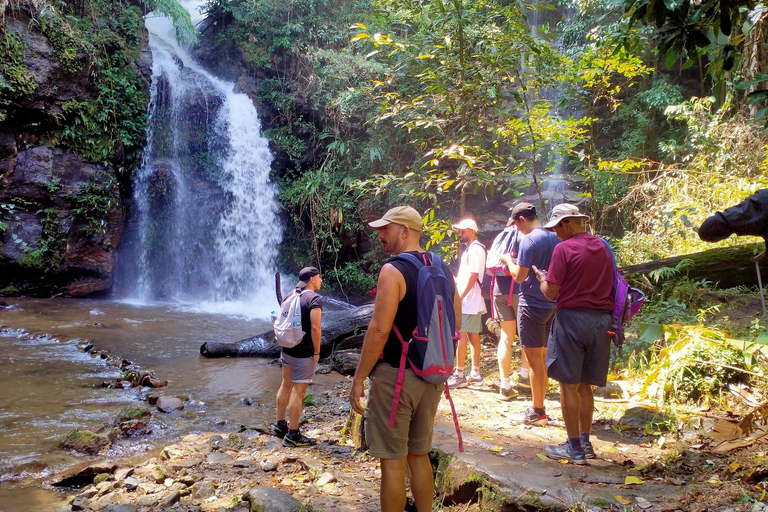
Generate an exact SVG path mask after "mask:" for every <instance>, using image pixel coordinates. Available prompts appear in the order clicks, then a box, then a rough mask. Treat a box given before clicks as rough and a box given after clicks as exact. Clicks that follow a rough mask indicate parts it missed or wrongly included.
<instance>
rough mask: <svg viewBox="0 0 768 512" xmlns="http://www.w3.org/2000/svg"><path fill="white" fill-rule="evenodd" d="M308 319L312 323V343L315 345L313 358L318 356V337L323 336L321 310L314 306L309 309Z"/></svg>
mask: <svg viewBox="0 0 768 512" xmlns="http://www.w3.org/2000/svg"><path fill="white" fill-rule="evenodd" d="M309 320H310V323H311V324H312V345H314V347H315V360H317V359H319V358H320V339H321V338H322V336H323V324H322V321H323V310H322V309H321V308H315V309H312V310H310V311H309Z"/></svg>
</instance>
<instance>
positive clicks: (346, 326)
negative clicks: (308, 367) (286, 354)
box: [200, 304, 373, 358]
mask: <svg viewBox="0 0 768 512" xmlns="http://www.w3.org/2000/svg"><path fill="white" fill-rule="evenodd" d="M372 314H373V304H366V305H364V306H360V307H358V308H354V309H348V310H343V311H327V312H326V311H323V336H322V338H321V340H320V357H321V358H322V357H327V356H328V354H330V353H331V352H332V351H333V350H334V349H335V348H337V346H338V348H354V347H360V346H361V345H362V342H363V338H362V336H361V333H363V332H365V330H366V329H367V328H368V324H369V323H370V322H371V315H372ZM200 355H202V356H203V357H278V356H279V355H280V346H279V345H278V344H277V343H275V333H274V332H273V331H272V330H271V329H270V330H269V331H265V332H262V333H260V334H257V335H256V336H252V337H250V338H245V339H243V340H240V341H235V342H219V341H207V342H205V343H203V344H202V346H201V347H200Z"/></svg>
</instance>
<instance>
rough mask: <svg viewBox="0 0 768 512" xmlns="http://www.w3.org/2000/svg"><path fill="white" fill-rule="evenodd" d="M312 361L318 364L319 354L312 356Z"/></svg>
mask: <svg viewBox="0 0 768 512" xmlns="http://www.w3.org/2000/svg"><path fill="white" fill-rule="evenodd" d="M312 359H314V360H315V362H318V361H319V360H320V354H314V355H313V356H312Z"/></svg>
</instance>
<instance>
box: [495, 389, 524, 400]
mask: <svg viewBox="0 0 768 512" xmlns="http://www.w3.org/2000/svg"><path fill="white" fill-rule="evenodd" d="M516 396H520V393H518V392H517V390H516V389H515V388H513V387H512V386H510V387H508V388H501V387H500V388H499V400H501V401H503V402H508V401H510V400H512V399H513V398H515V397H516Z"/></svg>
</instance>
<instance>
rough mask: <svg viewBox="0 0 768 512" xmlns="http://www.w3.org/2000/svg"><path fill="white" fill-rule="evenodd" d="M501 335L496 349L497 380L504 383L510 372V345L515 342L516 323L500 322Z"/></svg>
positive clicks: (507, 379)
mask: <svg viewBox="0 0 768 512" xmlns="http://www.w3.org/2000/svg"><path fill="white" fill-rule="evenodd" d="M500 325H501V334H500V336H499V345H498V346H497V347H496V358H497V359H498V360H499V378H500V379H501V380H502V382H504V379H506V381H507V382H508V381H509V374H510V373H511V371H512V343H513V342H514V340H515V329H516V328H517V322H515V321H514V320H512V321H508V322H500Z"/></svg>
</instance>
